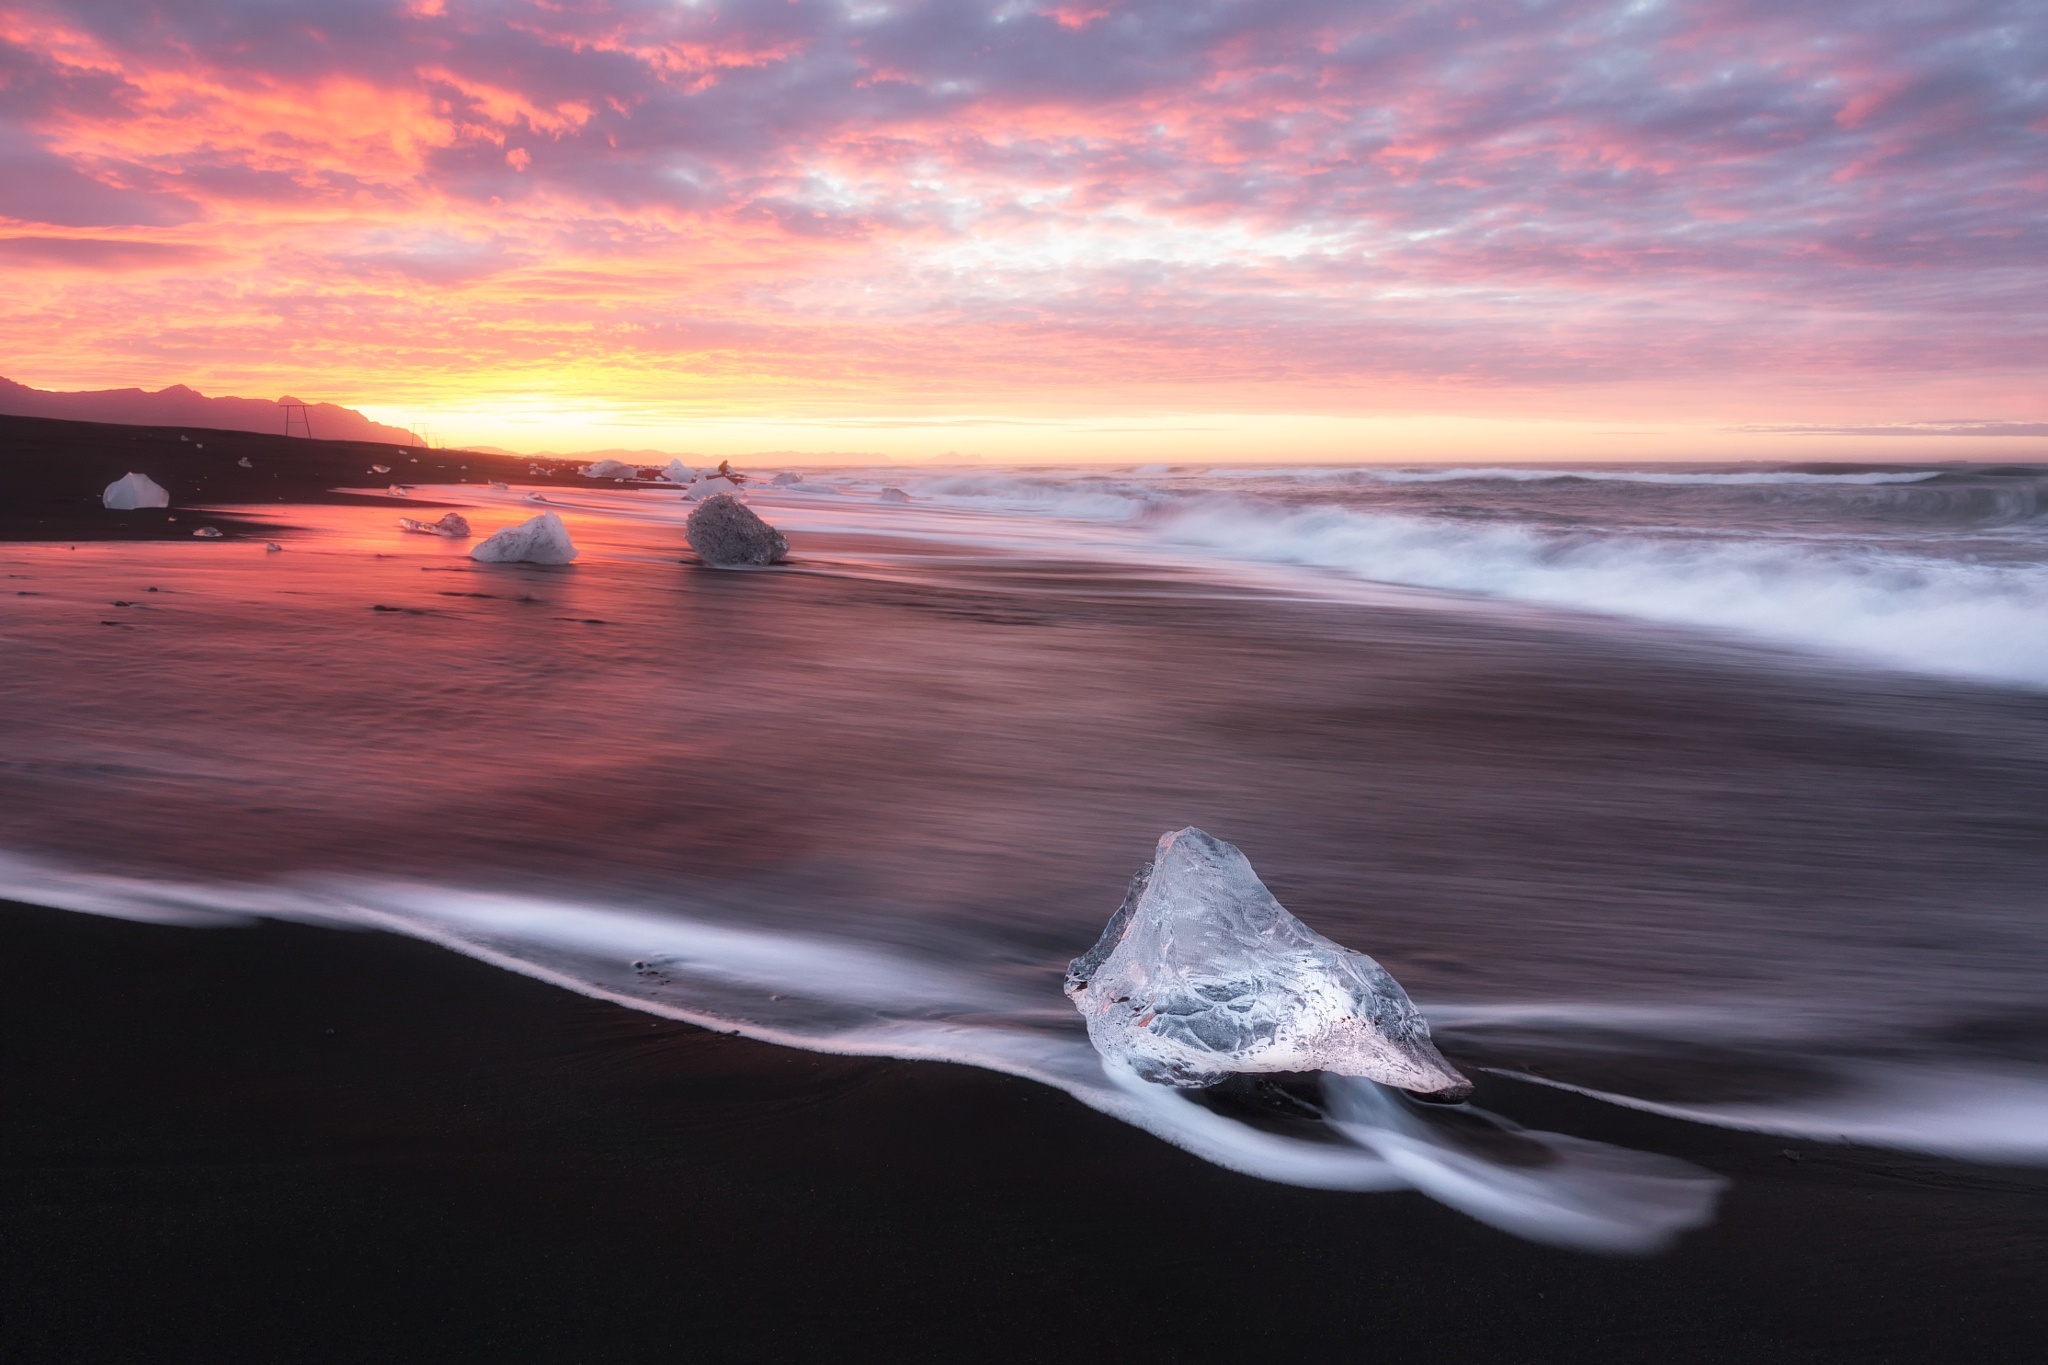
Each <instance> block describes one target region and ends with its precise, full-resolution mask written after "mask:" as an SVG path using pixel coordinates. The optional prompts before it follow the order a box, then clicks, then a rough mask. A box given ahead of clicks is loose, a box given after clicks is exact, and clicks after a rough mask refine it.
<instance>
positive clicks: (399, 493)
mask: <svg viewBox="0 0 2048 1365" xmlns="http://www.w3.org/2000/svg"><path fill="white" fill-rule="evenodd" d="M384 491H385V492H386V493H389V494H390V495H391V496H392V497H394V498H402V497H404V496H405V489H403V488H401V487H400V486H399V485H397V484H395V483H394V484H392V485H391V486H390V487H389V488H387V489H385V490H384Z"/></svg>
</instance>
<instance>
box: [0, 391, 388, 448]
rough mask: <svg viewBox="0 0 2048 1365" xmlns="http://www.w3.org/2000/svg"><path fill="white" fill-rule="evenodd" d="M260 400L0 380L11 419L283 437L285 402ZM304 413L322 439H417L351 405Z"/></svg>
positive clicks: (0, 402) (2, 407)
mask: <svg viewBox="0 0 2048 1365" xmlns="http://www.w3.org/2000/svg"><path fill="white" fill-rule="evenodd" d="M299 401H300V400H298V399H296V398H290V397H286V398H280V399H278V400H277V401H276V402H274V403H273V402H270V401H268V400H267V399H262V398H208V397H207V396H206V395H205V394H203V393H200V392H199V391H198V390H197V389H189V388H187V387H185V386H184V385H183V384H173V385H172V386H171V387H170V388H168V389H159V390H157V391H156V392H155V393H150V392H149V391H147V390H146V389H96V390H92V391H90V392H85V393H54V392H51V391H50V390H47V389H32V388H30V387H28V385H26V384H17V383H15V382H14V381H13V380H11V379H4V378H0V414H5V415H7V416H10V417H55V418H58V419H60V420H63V421H69V422H120V423H125V424H127V425H130V426H187V427H207V428H210V429H212V430H216V431H260V432H269V433H275V434H279V435H282V434H283V432H284V408H283V406H282V405H283V404H285V403H297V402H299ZM306 415H307V418H308V421H309V424H310V425H311V426H312V428H313V435H315V436H317V437H319V438H320V439H321V440H325V441H381V442H385V443H387V444H391V445H404V446H414V445H418V444H420V438H419V437H418V436H416V435H414V434H413V433H412V432H410V431H407V430H406V429H405V428H403V427H387V426H385V425H384V424H383V423H382V422H373V421H371V420H370V419H369V418H367V417H365V416H363V414H361V413H360V412H357V411H356V410H355V409H354V408H344V407H338V406H336V405H335V404H333V403H308V404H306Z"/></svg>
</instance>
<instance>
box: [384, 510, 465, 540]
mask: <svg viewBox="0 0 2048 1365" xmlns="http://www.w3.org/2000/svg"><path fill="white" fill-rule="evenodd" d="M398 524H399V526H400V527H402V528H403V529H405V530H407V531H414V532H417V533H418V534H420V535H423V536H446V537H448V538H449V539H450V540H467V539H469V522H468V520H467V519H465V518H464V517H463V515H462V513H460V512H450V513H448V514H447V515H445V516H443V517H442V518H441V519H440V520H439V521H418V520H415V519H414V518H412V517H400V518H399V519H398Z"/></svg>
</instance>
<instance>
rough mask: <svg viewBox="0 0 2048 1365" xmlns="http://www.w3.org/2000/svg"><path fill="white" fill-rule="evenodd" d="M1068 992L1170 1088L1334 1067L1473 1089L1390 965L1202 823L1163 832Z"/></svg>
mask: <svg viewBox="0 0 2048 1365" xmlns="http://www.w3.org/2000/svg"><path fill="white" fill-rule="evenodd" d="M1066 990H1067V998H1068V999H1070V1000H1072V1001H1073V1002H1074V1007H1075V1008H1076V1009H1078V1010H1079V1011H1080V1012H1081V1017H1082V1018H1083V1019H1084V1020H1086V1021H1087V1024H1088V1038H1089V1041H1091V1042H1093V1043H1094V1044H1095V1048H1096V1050H1097V1051H1098V1052H1100V1053H1101V1054H1102V1055H1103V1056H1104V1057H1106V1058H1108V1059H1109V1060H1110V1061H1112V1062H1120V1063H1122V1064H1124V1065H1126V1066H1128V1067H1130V1068H1131V1070H1133V1071H1135V1072H1136V1073H1137V1074H1138V1075H1139V1076H1141V1077H1143V1078H1144V1079H1146V1080H1148V1081H1156V1082H1159V1083H1161V1084H1164V1085H1172V1086H1179V1087H1181V1088H1183V1089H1197V1088H1199V1087H1202V1086H1206V1085H1214V1084H1215V1083H1217V1082H1218V1081H1220V1080H1222V1079H1223V1078H1224V1077H1225V1076H1226V1075H1228V1074H1229V1073H1231V1072H1235V1071H1330V1072H1335V1073H1337V1074H1338V1075H1340V1076H1363V1077H1366V1078H1367V1079H1369V1080H1374V1081H1378V1082H1380V1083H1381V1084H1382V1085H1390V1086H1395V1087H1398V1088H1400V1089H1402V1090H1408V1091H1413V1092H1416V1093H1418V1094H1425V1095H1430V1096H1432V1097H1434V1098H1439V1099H1446V1100H1455V1099H1463V1098H1464V1097H1465V1096H1466V1095H1469V1094H1470V1093H1471V1091H1472V1086H1471V1083H1470V1082H1469V1081H1467V1080H1466V1079H1465V1078H1464V1077H1463V1076H1461V1075H1459V1074H1458V1073H1457V1072H1456V1071H1455V1070H1453V1069H1452V1067H1451V1064H1450V1063H1449V1062H1447V1061H1445V1060H1444V1059H1443V1055H1442V1054H1441V1053H1439V1052H1438V1051H1437V1050H1436V1046H1435V1044H1433V1043H1431V1042H1430V1040H1429V1026H1428V1025H1427V1024H1426V1023H1424V1022H1423V1019H1422V1015H1421V1013H1420V1012H1418V1011H1417V1010H1416V1008H1415V1006H1414V1004H1413V1003H1412V1002H1411V1001H1410V1000H1409V999H1408V993H1407V992H1406V991H1403V990H1402V989H1401V987H1400V984H1399V983H1398V982H1396V981H1395V980H1394V978H1393V977H1391V976H1389V975H1388V974H1387V972H1386V969H1385V968H1383V967H1381V966H1380V964H1379V963H1377V962H1374V961H1373V960H1372V959H1371V958H1369V957H1367V956H1366V955H1365V954H1363V953H1358V952H1353V951H1352V950H1351V949H1349V948H1346V947H1344V946H1343V945H1342V944H1339V943H1333V942H1331V941H1330V940H1329V939H1326V938H1324V937H1323V936H1322V935H1321V934H1319V933H1317V932H1316V931H1315V930H1313V929H1311V928H1309V927H1308V926H1307V925H1306V924H1303V923H1302V922H1301V921H1300V920H1298V919H1296V918H1295V917H1294V916H1293V915H1291V914H1289V913H1288V912H1287V910H1286V908H1285V907H1284V906H1282V905H1281V904H1280V902H1279V901H1277V900H1275V899H1273V893H1272V892H1270V891H1268V890H1267V889H1266V886H1265V883H1263V882H1261V881H1260V880H1259V874H1258V873H1256V872H1254V871H1252V865H1251V863H1250V862H1249V861H1247V860H1246V858H1245V856H1244V854H1242V853H1240V852H1238V851H1237V849H1236V848H1234V847H1232V846H1231V845H1229V844H1226V843H1224V842H1223V841H1222V840H1221V839H1217V838H1214V837H1212V836H1210V835H1208V834H1205V833H1203V832H1202V831H1201V830H1199V829H1196V828H1194V827H1193V826H1189V827H1188V828H1186V829H1182V830H1176V831H1174V832H1173V833H1171V834H1167V835H1163V836H1161V838H1160V840H1159V849H1158V851H1157V853H1155V854H1154V855H1153V858H1152V865H1151V866H1150V867H1148V868H1146V869H1144V870H1143V871H1141V872H1140V873H1138V875H1137V876H1136V877H1135V878H1133V879H1132V881H1131V889H1130V894H1129V895H1127V896H1125V897H1124V903H1123V905H1122V906H1121V907H1120V908H1119V909H1118V910H1117V912H1116V914H1114V915H1113V916H1111V917H1110V921H1109V927H1108V928H1106V929H1104V930H1103V931H1102V938H1101V939H1100V940H1099V941H1098V942H1097V943H1096V945H1095V946H1094V947H1093V948H1090V949H1089V950H1088V951H1087V952H1086V953H1085V954H1083V955H1082V956H1080V957H1078V958H1075V959H1074V962H1073V965H1072V966H1071V967H1069V968H1068V969H1067V986H1066Z"/></svg>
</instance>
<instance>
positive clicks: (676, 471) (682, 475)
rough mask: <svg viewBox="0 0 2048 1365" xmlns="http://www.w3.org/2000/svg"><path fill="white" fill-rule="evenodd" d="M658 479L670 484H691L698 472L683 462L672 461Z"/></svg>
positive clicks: (663, 469)
mask: <svg viewBox="0 0 2048 1365" xmlns="http://www.w3.org/2000/svg"><path fill="white" fill-rule="evenodd" d="M656 477H658V478H663V479H666V480H668V481H669V482H670V483H689V482H691V481H692V480H694V479H695V478H696V477H697V471H696V470H694V469H692V468H690V467H689V466H688V465H686V464H684V463H683V462H682V461H681V460H670V461H669V462H668V464H667V465H666V466H664V467H663V468H662V470H661V472H660V473H659V474H658V475H657V476H656Z"/></svg>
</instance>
